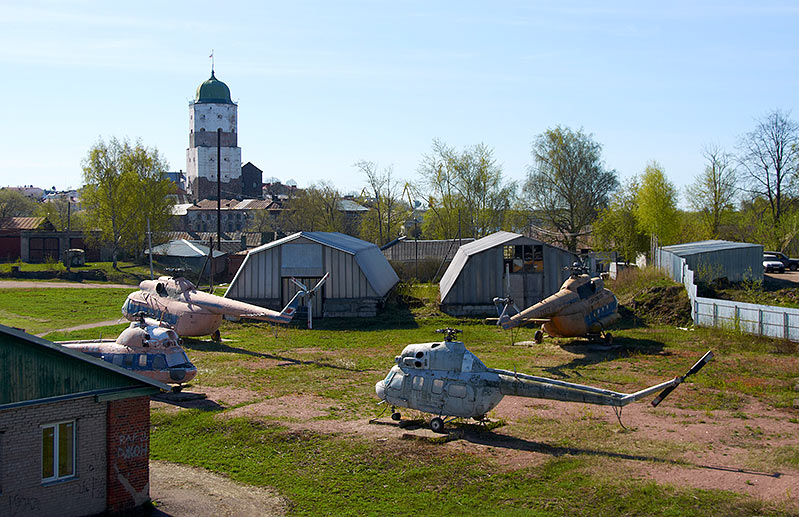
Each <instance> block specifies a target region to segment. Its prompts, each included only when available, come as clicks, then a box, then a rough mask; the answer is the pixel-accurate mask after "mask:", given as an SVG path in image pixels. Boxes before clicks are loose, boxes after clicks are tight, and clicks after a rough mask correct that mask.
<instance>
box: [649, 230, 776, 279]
mask: <svg viewBox="0 0 799 517" xmlns="http://www.w3.org/2000/svg"><path fill="white" fill-rule="evenodd" d="M682 260H685V263H686V265H687V266H688V267H689V268H690V269H691V270H692V271H693V272H694V275H695V277H694V278H696V280H697V281H702V282H711V281H713V280H715V279H717V278H726V279H727V280H729V281H730V282H741V281H743V280H751V281H754V282H762V281H763V246H761V245H760V244H751V243H748V242H731V241H722V240H711V241H699V242H687V243H684V244H674V245H672V246H664V247H662V248H658V249H657V254H656V260H655V265H656V266H658V267H660V268H661V269H663V270H664V271H665V272H666V274H667V275H668V276H670V277H671V278H672V279H674V281H676V282H682V281H683V274H684V273H683V271H682Z"/></svg>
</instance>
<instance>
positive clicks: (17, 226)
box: [0, 217, 46, 230]
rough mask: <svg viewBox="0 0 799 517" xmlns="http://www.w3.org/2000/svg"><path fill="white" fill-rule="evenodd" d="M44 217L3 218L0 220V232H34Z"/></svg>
mask: <svg viewBox="0 0 799 517" xmlns="http://www.w3.org/2000/svg"><path fill="white" fill-rule="evenodd" d="M45 219H46V217H4V218H2V219H0V230H35V229H36V228H38V227H39V225H41V224H42V223H43V222H44V221H45Z"/></svg>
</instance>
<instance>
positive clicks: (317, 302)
mask: <svg viewBox="0 0 799 517" xmlns="http://www.w3.org/2000/svg"><path fill="white" fill-rule="evenodd" d="M295 278H296V279H297V281H298V282H300V283H302V284H304V285H305V286H306V287H307V288H308V289H313V287H314V286H315V285H316V284H317V283H318V282H319V280H321V279H322V277H321V276H319V277H303V278H298V277H295ZM282 281H283V282H282V283H283V286H282V289H281V290H280V292H281V301H282V306H281V309H282V308H283V307H285V306H286V304H287V303H289V301H290V300H291V298H292V296H294V294H295V293H296V292H297V291H299V290H300V288H299V287H297V285H296V284H295V283H294V282H292V281H291V277H283V278H282ZM324 292H325V290H324V289H319V290H318V291H316V296H315V297H314V301H313V318H314V319H317V318H321V317H322V314H323V313H324ZM307 303H308V301H307V300H305V299H302V300H300V306H299V307H297V314H296V315H295V316H294V319H296V320H297V321H307V319H308V316H307V314H308V311H307V309H308V305H307Z"/></svg>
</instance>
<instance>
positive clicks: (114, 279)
mask: <svg viewBox="0 0 799 517" xmlns="http://www.w3.org/2000/svg"><path fill="white" fill-rule="evenodd" d="M12 267H18V268H19V269H20V271H22V272H36V271H40V272H47V273H54V274H55V273H62V272H66V270H67V268H66V266H64V265H63V264H62V263H60V262H45V263H41V264H29V263H26V262H25V263H24V262H10V263H5V264H0V273H2V274H4V275H6V278H10V277H9V276H8V275H10V273H11V268H12ZM71 270H72V272H75V273H78V272H81V271H90V270H99V271H101V272H102V274H103V275H105V280H92V281H91V282H92V283H97V282H99V283H102V282H108V283H115V284H130V285H132V286H136V285H138V284H139V282H141V281H142V280H147V279H149V278H150V266H149V265H142V264H135V263H133V262H124V261H119V262H117V269H114V267H113V265H112V263H111V262H91V263H87V264H86V265H84V266H80V267H74V266H73V267H72V268H71ZM153 274H154V276H155V277H156V278H157V277H158V276H160V275H161V274H163V272H162V271H161V270H160V269H159V267H158V265H157V264H155V265H154V270H153Z"/></svg>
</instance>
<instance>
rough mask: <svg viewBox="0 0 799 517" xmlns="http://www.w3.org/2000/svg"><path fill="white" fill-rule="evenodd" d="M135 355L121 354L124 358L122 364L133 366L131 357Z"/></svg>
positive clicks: (128, 366) (127, 366)
mask: <svg viewBox="0 0 799 517" xmlns="http://www.w3.org/2000/svg"><path fill="white" fill-rule="evenodd" d="M135 356H136V354H125V355H124V356H123V357H124V359H123V360H122V365H123V366H124V367H126V368H130V367H131V366H133V359H134V357H135Z"/></svg>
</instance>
